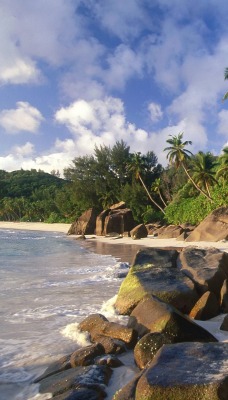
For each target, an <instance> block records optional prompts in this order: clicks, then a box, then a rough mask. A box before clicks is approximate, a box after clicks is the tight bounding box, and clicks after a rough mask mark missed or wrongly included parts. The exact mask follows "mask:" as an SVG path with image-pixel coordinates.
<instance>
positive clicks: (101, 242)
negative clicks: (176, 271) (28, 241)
mask: <svg viewBox="0 0 228 400" xmlns="http://www.w3.org/2000/svg"><path fill="white" fill-rule="evenodd" d="M70 226H71V224H59V223H55V224H47V223H44V222H7V221H6V222H5V221H0V229H21V230H31V231H46V232H61V233H65V234H67V232H68V230H69V228H70ZM69 239H72V240H75V239H76V236H74V235H71V236H69ZM83 246H85V247H87V248H88V249H91V250H92V251H95V252H96V253H98V254H110V255H112V256H114V257H117V258H120V259H121V260H122V261H127V262H131V261H132V260H133V258H134V255H135V253H136V252H137V250H139V249H140V248H141V247H154V248H160V247H166V248H180V249H181V248H183V247H187V246H193V247H198V248H209V247H214V248H217V249H220V250H221V251H225V252H228V241H221V242H184V241H177V240H176V239H158V238H154V237H152V236H148V237H147V238H144V239H138V240H133V239H131V238H129V237H123V238H122V237H120V238H119V237H104V236H96V235H86V240H85V241H83Z"/></svg>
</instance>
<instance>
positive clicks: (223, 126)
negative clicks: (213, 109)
mask: <svg viewBox="0 0 228 400" xmlns="http://www.w3.org/2000/svg"><path fill="white" fill-rule="evenodd" d="M218 118H219V126H218V128H219V133H221V134H222V135H224V136H225V138H227V139H228V110H222V111H220V113H219V114H218Z"/></svg>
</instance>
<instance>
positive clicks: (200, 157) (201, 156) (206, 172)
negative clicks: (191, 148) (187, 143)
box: [192, 151, 217, 198]
mask: <svg viewBox="0 0 228 400" xmlns="http://www.w3.org/2000/svg"><path fill="white" fill-rule="evenodd" d="M215 166H216V161H215V157H214V156H213V155H212V154H211V153H210V152H207V153H203V152H202V151H199V153H198V154H196V155H195V157H194V159H193V168H192V171H193V178H194V181H195V182H196V183H197V185H198V186H199V187H201V188H204V189H205V190H206V192H207V194H208V196H209V197H210V198H211V193H210V186H213V185H214V184H215V183H217V180H216V179H215V177H214V175H215Z"/></svg>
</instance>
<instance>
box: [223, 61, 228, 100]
mask: <svg viewBox="0 0 228 400" xmlns="http://www.w3.org/2000/svg"><path fill="white" fill-rule="evenodd" d="M224 79H225V80H227V79H228V68H226V69H225V72H224ZM227 99H228V92H226V93H225V94H224V96H223V101H224V100H227Z"/></svg>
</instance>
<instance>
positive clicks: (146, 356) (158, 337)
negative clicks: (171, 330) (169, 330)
mask: <svg viewBox="0 0 228 400" xmlns="http://www.w3.org/2000/svg"><path fill="white" fill-rule="evenodd" d="M169 343H172V342H171V340H170V338H169V337H168V336H166V335H165V334H164V333H159V332H153V333H147V334H146V335H144V336H143V337H142V338H141V339H140V340H139V341H138V342H137V344H136V346H135V348H134V358H135V362H136V364H137V366H138V367H139V368H140V369H144V368H145V367H146V365H147V364H148V363H150V362H151V361H152V359H153V358H154V356H155V354H156V353H157V351H158V350H159V349H160V348H161V347H162V346H163V344H169Z"/></svg>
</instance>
